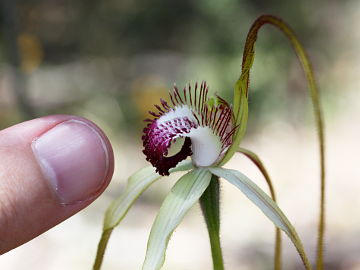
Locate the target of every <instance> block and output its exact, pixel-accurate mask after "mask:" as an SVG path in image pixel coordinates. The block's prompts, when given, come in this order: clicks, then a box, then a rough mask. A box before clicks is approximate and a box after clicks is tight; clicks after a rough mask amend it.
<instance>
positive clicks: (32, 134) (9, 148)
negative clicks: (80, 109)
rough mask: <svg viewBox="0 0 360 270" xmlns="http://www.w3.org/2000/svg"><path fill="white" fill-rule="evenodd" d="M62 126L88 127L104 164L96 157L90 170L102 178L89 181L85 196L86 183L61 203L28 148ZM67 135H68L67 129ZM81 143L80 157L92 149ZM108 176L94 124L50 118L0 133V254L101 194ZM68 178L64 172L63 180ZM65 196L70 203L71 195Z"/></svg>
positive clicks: (110, 165) (65, 117)
mask: <svg viewBox="0 0 360 270" xmlns="http://www.w3.org/2000/svg"><path fill="white" fill-rule="evenodd" d="M67 121H70V122H71V121H75V123H78V122H81V123H83V126H85V128H87V127H91V129H92V130H94V131H95V132H96V133H97V134H98V138H100V139H99V141H102V142H103V143H102V147H103V149H100V148H101V147H100V148H99V151H105V152H106V160H107V161H106V162H102V160H101V159H103V158H104V155H98V157H97V158H98V160H97V162H96V163H94V164H95V165H94V166H95V168H94V169H95V170H97V169H99V170H103V171H104V173H103V174H102V175H103V176H101V177H98V178H99V179H96V178H95V179H92V180H91V181H92V184H91V189H92V190H90V191H89V188H87V190H86V188H85V187H86V181H87V180H85V179H84V180H81V181H85V182H84V183H85V184H84V190H82V189H81V187H82V186H81V185H80V187H77V193H76V196H77V197H76V198H79V200H74V201H69V203H64V202H63V201H62V200H61V199H59V196H58V194H57V192H56V191H55V190H54V188H53V187H52V186H51V185H50V184H49V179H48V176H47V175H46V173H44V171H43V170H42V169H41V166H40V165H39V161H38V159H37V158H36V157H35V156H36V155H35V154H34V150H33V148H32V145H33V143H34V141H35V140H37V138H39V137H40V138H41V136H42V135H43V134H45V133H46V132H48V131H49V130H52V129H53V128H54V127H56V126H58V125H60V124H62V123H64V122H65V123H66V122H67ZM65 132H67V131H65ZM68 132H69V133H70V132H74V131H72V130H71V129H69V131H68ZM65 135H66V134H65ZM81 143H82V148H81V151H85V153H87V152H86V148H87V147H93V145H94V144H93V142H91V139H87V137H85V139H84V140H83V141H82V142H81ZM91 145H92V146H91ZM64 149H70V148H66V143H65V144H64ZM91 149H92V148H91ZM104 149H105V150H104ZM91 151H93V150H91ZM96 151H97V150H96ZM96 151H94V152H95V155H96ZM70 154H71V153H70ZM87 156H90V157H88V158H89V159H91V158H93V157H92V155H87ZM99 161H100V162H99ZM69 162H71V161H69ZM97 164H99V165H97ZM101 164H106V166H105V165H101ZM66 165H67V164H66V161H65V162H62V164H61V166H64V167H69V166H70V167H71V164H70V165H69V166H66ZM61 166H60V167H59V168H57V170H58V171H59V170H60V171H61V169H62V167H61ZM96 166H99V168H97V167H96ZM101 166H102V167H101ZM83 167H84V166H83ZM105 167H106V168H105ZM71 168H72V167H71ZM104 168H105V169H104ZM113 170H114V157H113V151H112V147H111V144H110V142H109V140H108V139H107V138H106V136H105V135H104V133H103V132H102V131H101V130H100V129H99V128H98V127H97V126H96V125H95V124H93V123H92V122H90V121H88V120H86V119H83V118H79V117H76V116H70V115H54V116H47V117H42V118H38V119H34V120H30V121H26V122H23V123H20V124H17V125H15V126H12V127H9V128H7V129H4V130H2V131H0V254H3V253H5V252H8V251H9V250H11V249H14V248H16V247H18V246H20V245H22V244H23V243H26V242H27V241H29V240H31V239H33V238H35V237H36V236H38V235H40V234H41V233H43V232H45V231H47V230H49V229H50V228H52V227H54V226H56V225H57V224H59V223H60V222H62V221H64V220H66V219H67V218H69V217H70V216H72V215H74V214H76V213H77V212H79V211H81V210H82V209H84V208H85V207H86V206H88V205H89V204H90V203H92V202H93V201H94V200H95V199H96V198H97V197H98V196H99V195H100V194H101V193H102V192H103V191H104V190H105V188H106V187H107V185H108V184H109V182H110V180H111V177H112V174H113ZM83 171H85V170H83ZM71 173H72V172H71V171H70V172H69V171H68V175H71ZM74 173H76V172H74ZM100 178H101V179H100ZM64 192H66V191H64ZM65 195H66V194H65ZM62 196H64V194H62ZM71 196H72V197H71V198H73V197H74V196H75V195H71Z"/></svg>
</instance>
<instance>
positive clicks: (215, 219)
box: [200, 175, 224, 270]
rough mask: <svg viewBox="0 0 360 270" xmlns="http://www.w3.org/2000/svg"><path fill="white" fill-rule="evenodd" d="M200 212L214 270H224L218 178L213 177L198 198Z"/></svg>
mask: <svg viewBox="0 0 360 270" xmlns="http://www.w3.org/2000/svg"><path fill="white" fill-rule="evenodd" d="M200 205H201V210H202V212H203V215H204V219H205V222H206V226H207V228H208V232H209V238H210V245H211V255H212V260H213V268H214V270H224V261H223V256H222V251H221V244H220V187H219V177H217V176H216V175H213V176H212V178H211V182H210V185H209V186H208V187H207V189H206V190H205V192H204V193H203V195H202V196H201V197H200Z"/></svg>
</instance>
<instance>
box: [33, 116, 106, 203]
mask: <svg viewBox="0 0 360 270" xmlns="http://www.w3.org/2000/svg"><path fill="white" fill-rule="evenodd" d="M32 149H33V152H34V155H35V157H36V159H37V161H38V163H39V165H40V168H41V169H42V171H43V174H44V176H45V178H46V179H47V180H48V181H49V184H50V187H51V188H52V189H53V190H54V192H55V194H56V196H57V197H58V199H59V201H60V202H61V203H63V204H73V203H76V202H79V201H85V200H88V199H91V198H92V197H94V196H95V195H96V194H97V192H99V190H100V189H101V188H102V187H103V185H104V184H105V182H106V177H107V174H108V169H109V153H108V149H107V144H106V143H105V141H104V139H103V137H102V136H101V135H100V133H99V132H98V131H97V129H96V128H95V127H94V126H92V125H91V124H90V123H87V122H83V121H81V120H69V121H65V122H62V123H60V124H58V125H57V126H55V127H53V128H52V129H50V130H49V131H47V132H46V133H44V134H42V135H41V136H40V137H39V138H37V139H36V140H35V141H34V142H33V143H32Z"/></svg>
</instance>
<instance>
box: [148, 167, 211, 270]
mask: <svg viewBox="0 0 360 270" xmlns="http://www.w3.org/2000/svg"><path fill="white" fill-rule="evenodd" d="M210 179H211V173H210V172H209V171H208V170H207V169H203V168H199V169H195V170H193V171H191V172H189V173H187V174H185V175H184V176H183V177H181V178H180V179H179V180H178V181H177V182H176V184H175V186H174V187H173V188H172V189H171V192H170V193H169V194H168V196H167V197H166V198H165V200H164V202H163V204H162V206H161V208H160V211H159V213H158V215H157V217H156V219H155V222H154V224H153V226H152V229H151V233H150V237H149V241H148V247H147V251H146V257H145V261H144V264H143V270H157V269H160V268H161V266H162V265H163V264H164V260H165V252H166V247H167V244H168V242H169V239H170V237H171V235H172V233H173V231H174V230H175V228H176V227H177V226H178V225H179V224H180V222H181V220H182V219H183V217H184V216H185V214H186V213H187V212H188V210H189V209H190V208H191V207H192V206H193V205H194V204H195V203H196V202H197V201H198V200H199V198H200V196H201V195H202V194H203V193H204V191H205V189H206V188H207V187H208V185H209V183H210Z"/></svg>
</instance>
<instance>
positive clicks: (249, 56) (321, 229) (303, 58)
mask: <svg viewBox="0 0 360 270" xmlns="http://www.w3.org/2000/svg"><path fill="white" fill-rule="evenodd" d="M265 24H271V25H273V26H275V27H276V28H278V29H279V30H281V31H282V32H283V33H284V34H285V36H286V37H287V38H288V39H289V40H290V42H291V44H292V46H293V48H294V50H295V52H296V54H297V56H298V58H299V60H300V63H301V65H302V68H303V70H304V73H305V76H306V78H307V80H308V85H309V92H310V96H311V101H312V105H313V109H314V114H315V119H316V127H317V134H318V140H319V152H320V170H321V172H320V213H319V223H318V240H317V269H318V270H322V269H324V265H323V253H324V251H323V250H324V233H325V138H324V121H323V116H322V111H321V106H320V98H319V91H318V89H317V85H316V82H315V79H314V74H313V71H312V67H311V65H310V62H309V59H308V57H307V55H306V53H305V50H304V48H303V46H302V45H301V44H300V42H299V41H298V39H297V38H296V36H295V33H294V32H293V31H292V30H291V28H290V27H289V26H287V25H286V24H285V23H284V22H283V21H282V20H281V19H279V18H276V17H274V16H271V15H263V16H260V17H259V18H258V19H257V20H256V21H255V22H254V23H253V25H252V26H251V28H250V31H249V33H248V36H247V39H246V44H245V48H244V54H243V61H242V74H241V76H240V78H239V80H238V82H237V87H236V89H235V92H234V113H235V117H236V118H235V122H236V123H238V121H239V119H240V118H241V117H242V114H241V107H240V104H241V99H240V98H239V97H241V96H242V93H245V94H246V96H247V95H248V89H249V75H250V69H251V67H252V63H253V61H254V56H255V52H254V45H255V42H256V39H257V35H258V31H259V30H260V28H261V27H262V26H263V25H265ZM235 136H236V134H235Z"/></svg>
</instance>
